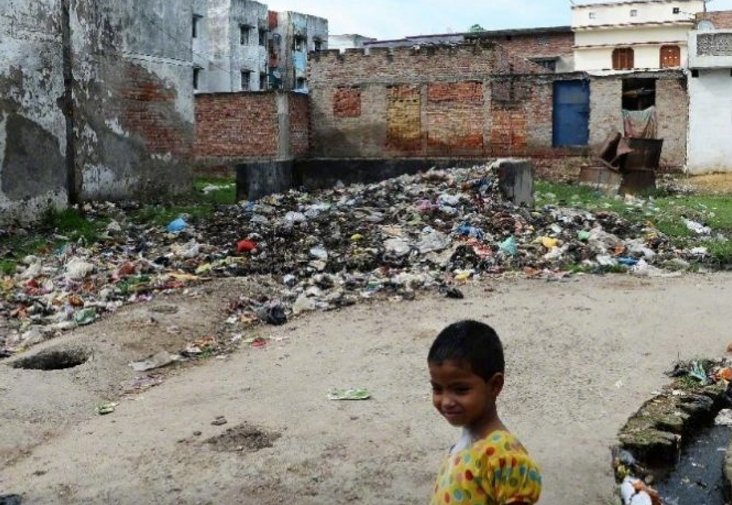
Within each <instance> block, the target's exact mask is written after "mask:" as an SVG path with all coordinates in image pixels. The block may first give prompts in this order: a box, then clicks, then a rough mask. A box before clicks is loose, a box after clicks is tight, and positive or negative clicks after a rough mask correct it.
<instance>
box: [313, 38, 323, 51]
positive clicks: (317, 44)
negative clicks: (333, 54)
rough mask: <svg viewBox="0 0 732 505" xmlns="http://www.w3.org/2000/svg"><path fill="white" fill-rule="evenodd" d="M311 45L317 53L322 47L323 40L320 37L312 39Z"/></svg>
mask: <svg viewBox="0 0 732 505" xmlns="http://www.w3.org/2000/svg"><path fill="white" fill-rule="evenodd" d="M313 45H314V46H315V52H316V53H319V52H320V51H321V50H322V49H323V41H322V40H320V39H317V38H316V39H313Z"/></svg>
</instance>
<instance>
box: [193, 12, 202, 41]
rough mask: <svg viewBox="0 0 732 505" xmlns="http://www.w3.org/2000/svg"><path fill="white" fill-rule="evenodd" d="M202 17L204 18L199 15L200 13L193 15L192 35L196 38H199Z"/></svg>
mask: <svg viewBox="0 0 732 505" xmlns="http://www.w3.org/2000/svg"><path fill="white" fill-rule="evenodd" d="M202 18H203V16H199V15H198V14H194V15H193V24H192V25H191V35H192V36H193V38H194V39H197V38H198V35H199V31H200V28H201V27H200V24H201V19H202Z"/></svg>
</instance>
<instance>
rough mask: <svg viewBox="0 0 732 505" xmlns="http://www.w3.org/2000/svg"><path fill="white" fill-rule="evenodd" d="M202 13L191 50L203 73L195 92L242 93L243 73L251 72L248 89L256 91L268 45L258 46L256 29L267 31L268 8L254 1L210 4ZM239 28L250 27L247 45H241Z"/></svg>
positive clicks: (212, 0) (217, 0)
mask: <svg viewBox="0 0 732 505" xmlns="http://www.w3.org/2000/svg"><path fill="white" fill-rule="evenodd" d="M197 1H199V0H197ZM204 12H205V13H204V14H203V16H204V17H203V19H202V27H203V28H202V33H201V35H200V36H199V37H198V39H197V40H196V41H195V46H194V51H195V52H196V63H197V65H198V66H200V67H201V68H203V69H204V70H205V71H204V73H203V76H202V83H201V86H199V89H198V91H199V92H202V93H203V92H205V93H219V92H227V93H228V92H234V91H241V90H242V82H241V73H242V71H244V70H248V71H250V72H251V79H250V83H249V89H250V90H251V91H259V90H260V86H259V76H260V74H266V73H267V41H266V40H265V41H264V45H260V43H259V29H260V28H261V29H265V30H266V29H267V28H268V26H267V25H268V17H267V12H268V11H267V6H266V5H265V4H262V3H259V2H255V1H253V0H210V1H209V3H208V6H207V8H206V9H204ZM242 25H247V26H250V27H251V29H250V33H249V44H245V45H242V44H241V36H240V35H241V33H240V26H242Z"/></svg>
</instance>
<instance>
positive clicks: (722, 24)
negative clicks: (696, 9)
mask: <svg viewBox="0 0 732 505" xmlns="http://www.w3.org/2000/svg"><path fill="white" fill-rule="evenodd" d="M702 20H707V21H711V22H712V24H714V28H715V29H716V30H726V29H730V28H732V11H717V12H700V13H699V14H697V15H696V21H697V23H698V22H699V21H702Z"/></svg>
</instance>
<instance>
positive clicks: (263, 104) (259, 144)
mask: <svg viewBox="0 0 732 505" xmlns="http://www.w3.org/2000/svg"><path fill="white" fill-rule="evenodd" d="M278 132H279V124H278V119H277V102H276V94H275V93H253V92H242V93H217V94H205V95H197V96H196V142H195V147H194V152H195V156H196V158H197V159H211V158H218V159H221V158H225V159H246V158H274V157H275V156H277V140H278Z"/></svg>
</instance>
